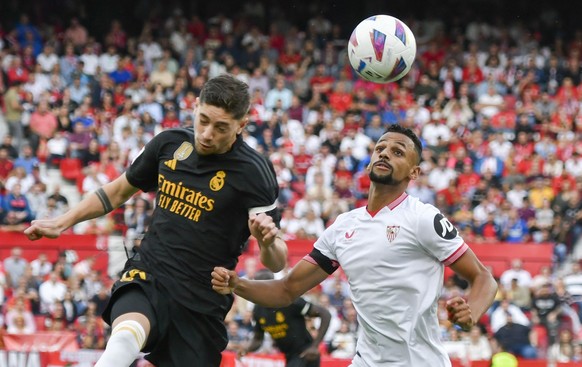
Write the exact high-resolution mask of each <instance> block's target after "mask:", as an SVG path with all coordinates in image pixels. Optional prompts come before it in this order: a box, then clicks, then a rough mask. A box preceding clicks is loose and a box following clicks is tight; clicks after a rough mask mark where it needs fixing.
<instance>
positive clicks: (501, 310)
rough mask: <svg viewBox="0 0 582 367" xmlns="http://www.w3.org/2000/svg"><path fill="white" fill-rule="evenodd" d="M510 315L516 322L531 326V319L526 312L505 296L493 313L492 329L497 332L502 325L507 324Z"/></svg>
mask: <svg viewBox="0 0 582 367" xmlns="http://www.w3.org/2000/svg"><path fill="white" fill-rule="evenodd" d="M508 315H511V317H512V322H513V323H514V324H520V325H523V326H530V325H531V321H530V320H529V318H528V317H527V316H526V314H525V313H524V312H523V311H522V310H521V309H520V308H519V307H517V306H516V305H514V304H513V303H511V301H509V300H508V299H507V298H503V299H502V300H501V302H500V304H499V306H498V307H497V308H496V309H495V310H494V311H493V312H492V313H491V321H490V324H491V331H492V332H493V333H496V332H497V331H498V330H499V329H501V327H503V326H504V325H505V324H507V320H508V318H507V317H508Z"/></svg>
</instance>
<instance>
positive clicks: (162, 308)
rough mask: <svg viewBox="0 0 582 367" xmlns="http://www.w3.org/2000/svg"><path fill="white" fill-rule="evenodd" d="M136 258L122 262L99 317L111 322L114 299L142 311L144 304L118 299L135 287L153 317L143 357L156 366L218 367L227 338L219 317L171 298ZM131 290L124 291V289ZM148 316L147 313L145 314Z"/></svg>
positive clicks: (133, 310) (129, 307)
mask: <svg viewBox="0 0 582 367" xmlns="http://www.w3.org/2000/svg"><path fill="white" fill-rule="evenodd" d="M145 268H146V267H145V266H143V264H142V263H141V262H140V261H139V254H137V255H136V256H134V257H132V258H131V259H129V260H128V261H127V263H126V264H125V268H124V269H123V273H122V276H121V279H120V280H118V281H116V282H115V284H113V288H112V294H111V299H110V301H109V304H108V305H107V307H106V309H105V311H104V312H103V320H105V322H106V323H108V324H109V325H111V323H112V322H113V320H111V316H112V315H111V310H112V306H113V304H114V303H115V302H117V301H119V302H123V309H124V310H127V312H140V313H144V314H146V313H149V312H147V311H146V312H144V311H143V310H144V309H145V310H147V309H148V308H147V307H143V305H139V304H136V305H135V308H134V309H131V304H132V303H131V302H127V299H123V301H121V299H122V298H123V297H124V295H127V296H128V297H131V294H132V293H133V289H135V288H136V287H139V288H140V289H141V290H142V291H143V293H144V294H145V296H146V297H147V299H148V300H149V302H150V304H151V306H152V307H151V309H153V311H154V313H155V315H153V317H155V320H150V323H151V324H152V330H151V332H150V336H149V337H148V340H147V342H146V345H145V347H144V348H143V350H142V351H143V352H144V353H149V354H146V356H145V358H146V359H147V360H148V361H150V362H151V363H153V364H154V365H156V367H170V366H175V367H186V366H187V367H190V366H208V367H214V366H216V367H219V366H220V361H221V359H222V351H223V350H224V349H225V348H226V345H227V343H228V338H227V335H226V328H225V326H224V322H223V320H221V319H220V318H219V317H214V316H210V315H205V314H201V313H197V312H195V311H192V310H190V309H188V308H186V307H184V306H182V305H181V304H180V303H178V302H176V301H175V300H172V299H171V298H170V296H169V295H168V293H167V291H165V289H164V288H163V287H162V285H161V284H160V283H159V281H157V280H156V279H155V278H154V277H153V276H152V275H151V274H150V273H148V272H147V271H145V270H143V269H145ZM130 289H131V290H132V292H128V290H130ZM146 316H147V317H148V318H151V317H152V316H151V315H147V314H146Z"/></svg>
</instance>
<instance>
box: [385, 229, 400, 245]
mask: <svg viewBox="0 0 582 367" xmlns="http://www.w3.org/2000/svg"><path fill="white" fill-rule="evenodd" d="M398 232H400V226H386V237H388V242H392V241H394V239H395V238H396V236H397V235H398Z"/></svg>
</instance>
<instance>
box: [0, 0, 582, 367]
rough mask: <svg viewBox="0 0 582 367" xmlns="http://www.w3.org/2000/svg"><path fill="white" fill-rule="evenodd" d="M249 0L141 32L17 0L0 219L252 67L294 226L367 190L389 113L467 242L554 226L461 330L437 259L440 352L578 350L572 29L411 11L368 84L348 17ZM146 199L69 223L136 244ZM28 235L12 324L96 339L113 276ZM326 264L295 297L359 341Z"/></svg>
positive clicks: (290, 231) (351, 343) (91, 173)
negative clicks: (401, 55) (50, 14)
mask: <svg viewBox="0 0 582 367" xmlns="http://www.w3.org/2000/svg"><path fill="white" fill-rule="evenodd" d="M247 5H248V6H247ZM247 5H245V7H244V11H243V12H242V13H241V14H239V15H236V16H227V15H224V14H218V15H216V16H212V17H209V18H207V19H202V18H201V17H200V16H199V15H198V14H196V13H192V14H189V13H185V12H184V11H181V10H180V9H178V8H177V9H175V10H173V11H172V12H171V14H169V15H168V16H167V17H160V16H159V17H150V18H147V19H146V20H145V21H144V23H143V27H142V28H141V30H140V32H138V34H135V35H133V34H131V33H130V32H128V31H126V29H125V28H124V27H125V26H126V25H125V24H123V22H121V21H120V20H116V19H112V20H111V22H110V28H109V31H108V32H106V33H105V34H104V35H97V34H91V33H90V32H89V31H88V29H87V28H86V27H85V26H84V24H83V19H82V18H77V17H73V18H71V19H70V22H69V24H66V25H60V24H57V23H55V24H51V23H46V22H35V21H34V19H31V17H30V15H29V14H25V13H23V14H21V16H20V17H19V19H18V21H16V22H14V24H10V25H6V24H4V27H1V26H0V68H1V72H0V97H1V103H2V106H3V108H2V110H1V112H0V142H1V145H0V203H1V205H0V223H1V225H0V229H1V230H3V231H21V230H22V229H24V228H25V227H26V225H27V223H28V222H30V220H32V219H34V218H52V217H54V216H56V215H58V214H59V213H61V212H62V211H63V210H66V208H67V205H68V202H67V198H66V197H64V196H63V195H62V194H61V193H60V191H59V187H55V188H54V190H53V191H52V192H48V191H47V182H46V178H45V177H43V176H42V175H41V173H40V172H41V170H40V167H41V166H42V165H45V166H46V167H47V168H48V169H55V170H58V169H60V167H62V166H65V167H81V170H80V172H79V175H78V177H76V178H74V182H73V183H74V184H75V185H77V187H78V189H79V191H80V193H81V194H82V195H84V194H86V193H91V192H93V191H94V190H95V189H96V188H98V187H99V186H101V185H102V184H104V183H107V182H109V181H110V180H112V179H114V178H115V177H117V176H118V175H120V174H121V173H122V172H124V169H125V168H126V167H127V165H128V164H129V162H131V161H132V160H133V158H134V157H135V156H136V155H137V154H139V151H140V149H141V148H142V147H143V146H144V144H146V143H147V142H148V141H149V140H150V139H151V138H152V137H153V136H154V135H155V134H156V133H158V132H159V131H161V130H163V129H169V128H175V127H180V126H182V127H188V126H191V125H192V124H193V117H194V108H195V101H196V97H197V95H198V93H199V91H200V89H201V86H202V85H203V84H204V82H205V81H206V80H208V78H212V77H214V76H217V75H220V74H221V73H231V74H233V75H236V76H237V77H238V78H240V79H241V80H243V81H245V82H246V83H247V84H248V85H249V91H250V93H251V96H252V106H251V111H250V114H249V117H250V122H249V125H248V126H247V128H246V130H245V131H244V132H243V134H244V139H245V141H246V142H247V143H248V144H249V145H251V146H252V147H254V148H255V149H257V150H259V151H260V152H262V153H263V154H265V155H266V156H268V157H269V158H270V160H271V162H272V163H273V166H274V168H275V171H276V173H277V178H278V181H279V185H280V202H279V203H280V208H281V211H282V213H283V214H282V219H281V230H282V232H283V234H284V237H285V238H286V239H309V240H315V239H316V238H317V237H318V236H320V235H321V234H322V232H323V231H324V229H325V228H326V226H327V225H329V224H330V223H331V222H332V221H333V220H334V218H335V217H336V216H337V215H338V214H340V213H342V212H345V211H347V210H349V209H352V208H354V207H358V206H361V205H365V202H366V194H367V189H368V187H369V184H370V182H369V178H368V177H367V174H366V173H365V171H364V167H365V166H366V165H367V163H368V161H369V157H370V152H371V148H372V146H373V144H374V142H375V141H376V140H377V139H378V138H379V137H380V136H381V134H382V132H383V131H384V129H385V127H386V126H387V125H389V124H394V123H399V124H402V125H404V126H406V127H410V128H412V129H414V131H416V132H417V134H418V135H419V136H420V137H421V138H422V142H423V144H424V146H425V150H424V156H423V161H422V164H421V165H422V170H423V176H422V177H421V178H420V179H419V180H418V181H417V182H415V183H414V184H413V185H412V186H411V189H410V190H409V194H410V195H413V196H418V197H419V198H420V199H421V200H422V201H424V202H427V203H432V204H434V205H435V206H437V207H438V208H439V209H440V210H441V211H442V212H443V213H444V214H446V215H447V216H448V217H449V218H450V219H451V221H452V222H453V223H454V224H455V226H456V227H457V228H458V229H459V230H460V232H461V235H462V236H463V237H464V239H465V240H466V241H467V242H468V243H491V245H492V246H494V244H495V243H497V242H506V243H523V242H533V243H552V244H554V246H555V259H554V263H555V266H554V267H548V268H547V269H545V270H544V271H543V272H541V273H540V274H530V273H528V272H527V271H526V270H524V269H523V268H522V267H521V263H520V260H519V259H515V262H514V264H513V266H512V268H510V269H507V270H506V272H504V273H503V275H502V276H501V277H500V279H499V282H500V284H501V288H500V291H499V294H498V296H497V300H496V302H495V305H494V306H493V307H492V308H491V310H490V311H489V312H488V313H487V315H486V317H485V318H484V319H483V320H482V323H481V325H480V326H479V327H475V328H473V329H472V330H471V331H470V332H463V331H460V330H457V329H456V328H455V327H454V326H453V325H451V324H450V322H449V321H448V320H447V318H448V317H447V312H446V309H445V308H444V302H445V300H446V299H447V298H449V297H451V296H453V295H457V294H464V292H468V291H470V290H468V289H466V288H465V285H464V283H463V281H462V280H460V279H455V278H451V279H447V281H446V283H445V284H444V286H443V293H442V302H441V304H440V306H442V308H441V311H442V312H441V313H440V325H441V327H442V337H443V339H444V340H446V341H447V344H446V345H447V348H448V349H449V352H450V354H451V356H455V357H459V358H469V359H489V358H490V357H491V353H492V348H493V350H494V349H495V346H496V345H497V344H501V345H503V347H504V348H505V349H507V350H510V351H512V352H514V353H516V354H517V355H519V356H520V357H523V358H546V357H547V358H552V359H554V360H557V361H582V329H581V328H580V321H581V316H582V270H581V269H580V265H579V264H578V262H577V258H576V257H575V256H573V253H574V252H575V249H576V244H577V243H578V242H579V241H580V238H581V234H582V197H581V195H582V144H581V143H580V141H582V84H581V83H580V82H581V78H582V67H581V66H580V62H581V60H582V54H581V53H582V30H581V29H579V30H577V31H576V32H573V33H572V35H571V36H570V37H568V38H566V37H558V36H556V37H555V39H551V40H548V37H547V36H546V35H544V34H542V33H541V32H539V29H537V31H536V29H533V28H531V27H530V26H531V25H530V24H527V23H525V22H515V23H511V24H496V23H493V22H486V21H482V20H479V19H478V18H475V19H471V20H468V21H467V23H466V24H464V25H463V27H461V28H451V27H447V26H446V24H445V23H444V22H441V21H436V20H434V19H430V20H421V19H414V18H410V19H403V20H405V22H406V23H407V24H408V25H409V26H410V27H411V28H412V30H413V32H414V33H415V35H416V37H417V42H418V52H417V59H416V62H415V65H414V66H413V69H412V71H411V72H410V73H409V74H408V75H407V76H406V77H405V78H404V79H402V80H401V81H400V82H398V83H389V84H374V83H370V82H366V81H364V80H362V79H360V78H358V77H357V76H356V75H355V73H354V71H353V70H352V69H351V67H350V65H349V62H348V61H347V53H346V49H347V38H348V36H349V33H346V32H349V30H348V29H346V25H345V24H336V23H334V22H333V20H332V19H327V18H326V17H325V16H324V15H322V14H321V13H319V14H317V15H313V17H311V18H310V19H309V21H307V22H306V25H305V26H304V27H300V26H298V25H297V24H293V23H291V22H289V21H288V20H287V19H285V18H284V17H274V18H272V19H270V20H267V19H266V18H265V9H264V7H262V6H261V3H260V2H256V1H254V2H253V1H251V2H248V4H247ZM539 21H540V22H542V23H543V22H544V21H547V19H545V18H544V19H539ZM532 23H535V22H533V21H532ZM550 23H551V22H550ZM544 24H546V25H547V24H548V22H546V23H544ZM352 26H353V25H352ZM349 27H351V26H348V27H347V28H349ZM66 169H69V168H66ZM66 169H64V170H63V173H66ZM154 205H155V204H154V203H153V201H152V196H151V195H146V194H143V195H139V196H137V197H135V199H134V200H133V201H132V202H131V203H129V204H128V205H126V206H125V207H123V208H122V209H121V210H118V211H115V212H113V213H112V214H110V215H109V216H108V220H107V222H106V223H105V225H103V223H102V222H99V221H93V222H92V223H91V225H89V226H85V227H83V228H82V231H81V232H82V233H102V234H108V233H110V234H114V233H117V234H122V235H125V236H127V237H128V238H129V239H130V240H131V241H134V243H135V244H136V246H138V245H139V240H140V238H141V236H142V234H143V232H144V229H145V228H147V226H148V224H149V220H150V218H151V211H152V210H153V207H154ZM21 251H22V249H20V248H14V249H13V251H12V256H11V257H9V258H7V259H5V260H4V262H3V269H2V272H1V275H2V276H1V278H0V296H1V299H0V302H1V304H2V315H3V317H2V319H3V325H4V329H5V332H8V333H30V332H33V331H34V330H40V329H42V330H55V331H56V330H63V329H71V330H75V331H77V332H78V335H79V344H80V345H81V346H83V347H84V348H96V349H99V348H103V346H104V343H105V341H106V338H107V333H108V330H107V328H106V327H105V325H104V324H103V322H102V320H101V319H100V317H99V315H100V311H101V310H102V309H103V307H104V306H105V304H106V302H107V299H108V297H109V295H108V291H109V284H110V282H111V281H112V279H107V278H106V277H105V276H104V275H103V274H100V273H98V272H97V271H95V270H94V269H93V268H92V265H93V259H91V258H87V259H74V258H71V257H70V256H67V255H66V254H65V253H63V254H62V256H60V257H59V260H58V261H57V262H56V263H54V264H53V263H49V262H47V259H46V256H45V255H41V256H39V258H38V259H35V260H34V261H32V262H30V263H29V262H28V261H26V260H24V259H23V258H22V254H21ZM572 259H573V260H572ZM255 260H256V259H255ZM255 260H253V259H250V260H247V263H245V267H244V268H245V275H246V276H249V277H252V275H253V274H254V272H255V271H256V270H257V263H256V261H255ZM571 260H572V261H571ZM337 274H338V276H337V277H336V276H334V277H331V278H330V279H329V280H328V281H327V282H326V283H324V285H323V286H322V287H320V288H317V289H314V290H313V291H312V292H311V293H310V294H308V295H307V296H306V297H309V298H310V300H311V301H313V302H316V303H318V304H320V305H323V306H325V307H326V308H328V309H329V310H330V311H331V312H332V315H333V320H332V326H331V327H330V330H329V331H328V334H327V335H326V338H325V344H326V345H325V350H326V352H328V353H330V354H331V355H332V356H337V357H339V358H351V357H352V356H353V355H354V353H355V340H356V335H357V328H358V325H357V320H356V314H355V310H354V308H353V306H352V305H351V301H350V298H349V288H348V286H347V284H346V282H345V280H344V279H343V278H342V277H341V273H340V272H337ZM235 305H236V307H234V308H233V310H232V312H231V315H230V317H229V318H228V319H227V324H228V330H229V335H230V338H231V343H229V347H228V348H229V349H231V350H237V348H240V346H241V343H244V341H245V340H248V338H249V334H250V333H251V332H252V322H251V307H252V305H249V304H248V302H244V301H243V300H241V299H238V300H237V302H236V304H235ZM39 320H40V322H39ZM310 322H314V323H316V322H317V320H312V321H310ZM271 349H272V348H271ZM264 350H265V351H268V350H270V349H269V347H268V346H265V349H264Z"/></svg>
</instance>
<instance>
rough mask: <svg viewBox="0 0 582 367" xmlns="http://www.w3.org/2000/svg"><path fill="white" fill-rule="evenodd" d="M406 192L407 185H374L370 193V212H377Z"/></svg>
mask: <svg viewBox="0 0 582 367" xmlns="http://www.w3.org/2000/svg"><path fill="white" fill-rule="evenodd" d="M404 191H406V185H402V184H401V185H398V186H391V185H379V184H375V183H372V185H371V186H370V191H369V193H368V205H367V207H368V210H369V211H370V212H376V211H378V210H380V209H382V208H383V207H385V206H388V205H389V204H390V203H392V202H393V201H394V200H396V199H398V198H399V197H400V195H402V193H403V192H404Z"/></svg>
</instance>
